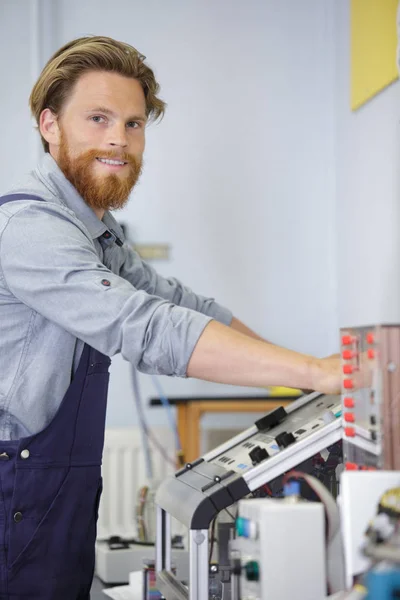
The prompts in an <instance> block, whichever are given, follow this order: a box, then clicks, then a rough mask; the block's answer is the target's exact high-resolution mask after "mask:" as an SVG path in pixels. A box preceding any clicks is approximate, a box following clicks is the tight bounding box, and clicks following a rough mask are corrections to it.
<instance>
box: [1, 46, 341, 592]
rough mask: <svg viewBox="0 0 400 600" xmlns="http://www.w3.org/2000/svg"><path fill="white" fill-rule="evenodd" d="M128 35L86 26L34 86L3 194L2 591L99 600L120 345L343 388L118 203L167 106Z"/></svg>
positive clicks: (175, 371)
mask: <svg viewBox="0 0 400 600" xmlns="http://www.w3.org/2000/svg"><path fill="white" fill-rule="evenodd" d="M144 58H145V57H144V56H142V55H141V54H140V53H139V52H138V51H137V50H136V49H135V48H133V47H132V46H130V45H128V44H126V43H123V42H119V41H116V40H113V39H111V38H107V37H99V36H95V37H84V38H80V39H77V40H74V41H72V42H70V43H68V44H66V45H65V46H64V47H63V48H61V49H60V50H59V51H58V52H56V54H55V55H54V56H52V57H51V59H50V60H49V62H48V63H47V64H46V66H45V67H44V69H43V71H42V73H41V75H40V77H39V79H38V81H37V83H36V84H35V86H34V88H33V91H32V94H31V97H30V107H31V110H32V114H33V116H34V118H35V119H36V122H37V124H38V128H39V132H40V135H41V139H42V143H43V148H44V151H45V153H44V156H43V159H42V160H41V162H40V164H39V165H38V166H37V168H36V169H35V170H34V171H33V172H32V173H31V174H29V175H28V176H27V178H26V181H25V182H24V183H23V184H22V185H20V186H19V187H18V188H14V189H12V190H8V192H7V194H5V195H3V196H2V197H1V198H0V319H1V324H2V325H1V336H0V356H1V378H0V440H2V441H1V442H0V522H1V527H0V556H1V561H0V564H1V569H0V597H1V598H10V599H14V600H17V599H18V600H20V599H21V598H38V599H40V600H50V599H51V600H67V599H68V600H71V599H80V600H84V599H87V598H89V594H90V587H91V581H92V576H93V567H94V542H95V537H96V519H97V511H98V504H99V499H100V494H101V473H100V465H101V457H102V449H103V438H104V423H105V411H106V401H107V384H108V367H109V364H110V357H112V356H114V355H115V354H118V353H120V354H122V356H123V357H124V358H125V359H126V360H128V361H129V362H131V363H132V364H133V365H134V366H135V367H137V368H138V369H139V370H141V371H143V372H145V373H160V374H164V375H170V376H178V377H198V378H201V379H206V380H209V381H215V382H222V383H227V384H237V385H245V386H256V387H262V386H268V385H274V384H278V385H287V386H292V387H299V388H307V389H316V390H319V391H322V392H328V393H330V392H334V393H336V392H338V391H339V389H340V381H341V376H340V365H339V360H338V358H337V357H333V358H332V357H331V358H326V359H317V358H314V357H311V356H307V355H303V354H299V353H296V352H292V351H290V350H286V349H284V348H280V347H278V346H274V345H273V344H271V343H269V342H266V341H264V340H262V339H261V338H260V337H259V336H258V335H257V334H256V333H254V332H253V331H251V330H250V329H249V328H248V327H246V326H245V325H244V324H243V323H242V322H241V321H239V319H237V318H235V317H233V316H232V314H231V312H230V311H229V310H228V309H226V308H224V307H222V306H220V305H219V304H217V303H216V302H215V301H214V300H213V299H210V298H205V297H203V296H200V295H198V294H195V293H194V292H192V291H191V290H190V289H189V288H187V287H185V286H183V285H182V284H181V283H180V282H179V281H177V280H176V279H174V278H169V279H166V278H163V277H161V276H160V275H158V274H157V272H156V271H155V270H154V269H153V268H152V267H151V266H149V265H148V264H146V263H145V262H144V261H143V260H141V258H140V257H139V256H138V254H137V253H135V252H134V250H132V248H131V247H130V245H128V244H127V243H125V240H124V235H123V232H122V230H121V227H120V226H119V225H118V223H117V221H116V220H115V219H114V217H113V216H112V214H111V212H110V211H111V210H113V209H118V208H121V207H122V206H124V205H125V203H126V202H127V201H128V198H129V195H130V192H131V191H132V189H133V188H134V186H135V184H136V182H137V181H138V178H139V176H140V172H141V167H142V156H143V152H144V147H145V131H146V125H147V123H148V122H149V121H150V120H156V119H158V118H160V117H161V116H162V115H163V112H164V109H165V106H164V103H163V102H162V100H160V98H159V97H158V91H159V86H158V84H157V82H156V80H155V77H154V73H153V71H152V70H151V68H150V67H149V66H148V65H147V64H146V63H145V60H144Z"/></svg>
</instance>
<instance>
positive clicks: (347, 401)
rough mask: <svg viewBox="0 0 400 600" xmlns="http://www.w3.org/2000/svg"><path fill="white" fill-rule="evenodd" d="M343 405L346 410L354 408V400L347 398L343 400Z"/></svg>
mask: <svg viewBox="0 0 400 600" xmlns="http://www.w3.org/2000/svg"><path fill="white" fill-rule="evenodd" d="M343 404H344V405H345V407H346V408H354V400H353V398H345V399H344V400H343Z"/></svg>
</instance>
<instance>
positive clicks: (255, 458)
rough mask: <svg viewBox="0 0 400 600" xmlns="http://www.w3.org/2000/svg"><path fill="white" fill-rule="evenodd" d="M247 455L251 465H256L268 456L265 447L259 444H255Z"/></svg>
mask: <svg viewBox="0 0 400 600" xmlns="http://www.w3.org/2000/svg"><path fill="white" fill-rule="evenodd" d="M249 456H250V458H251V462H252V463H253V465H258V463H260V462H261V461H263V460H264V459H265V458H268V456H269V454H268V452H267V451H266V449H265V448H261V446H256V447H255V448H253V449H252V450H250V452H249Z"/></svg>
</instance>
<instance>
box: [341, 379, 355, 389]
mask: <svg viewBox="0 0 400 600" xmlns="http://www.w3.org/2000/svg"><path fill="white" fill-rule="evenodd" d="M343 387H344V388H345V390H352V389H353V387H354V383H353V380H352V379H345V380H344V381H343Z"/></svg>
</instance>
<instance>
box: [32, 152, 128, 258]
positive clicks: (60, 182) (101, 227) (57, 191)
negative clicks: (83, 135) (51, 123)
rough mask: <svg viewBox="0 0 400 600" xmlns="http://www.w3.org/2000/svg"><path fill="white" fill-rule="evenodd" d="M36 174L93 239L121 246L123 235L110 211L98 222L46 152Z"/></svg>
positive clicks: (93, 213)
mask: <svg viewBox="0 0 400 600" xmlns="http://www.w3.org/2000/svg"><path fill="white" fill-rule="evenodd" d="M36 173H37V175H38V177H39V178H40V179H41V180H42V181H43V183H44V184H45V185H46V187H47V188H49V189H50V191H51V192H52V193H53V194H54V195H55V196H57V198H58V199H59V200H60V201H61V202H62V203H63V204H64V205H65V206H67V208H69V209H70V210H72V211H73V212H74V213H75V215H76V216H77V217H78V219H79V220H80V221H82V223H83V224H84V225H85V227H86V228H87V230H88V231H89V233H90V235H91V236H92V238H93V239H96V238H98V237H100V236H102V240H103V241H104V243H105V244H107V245H109V244H110V243H112V242H117V244H118V245H120V246H121V245H122V244H123V242H124V241H125V236H124V233H123V231H122V228H121V226H120V225H119V223H118V222H117V221H116V220H115V219H114V217H113V216H112V214H111V213H110V211H106V212H105V213H104V217H103V220H102V221H100V219H99V218H98V216H97V215H96V213H95V212H94V211H93V210H92V209H91V208H90V206H88V205H87V204H86V202H85V201H84V199H83V198H82V196H80V195H79V194H78V192H77V190H76V188H75V187H74V186H73V185H72V183H71V182H70V181H68V179H67V178H66V177H65V175H64V173H63V172H62V171H61V169H60V167H59V166H58V164H57V162H56V161H55V160H54V158H53V157H52V156H51V154H49V153H48V152H46V154H45V155H44V157H43V159H42V160H41V162H40V164H39V165H38V167H37V168H36ZM108 234H110V235H108Z"/></svg>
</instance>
